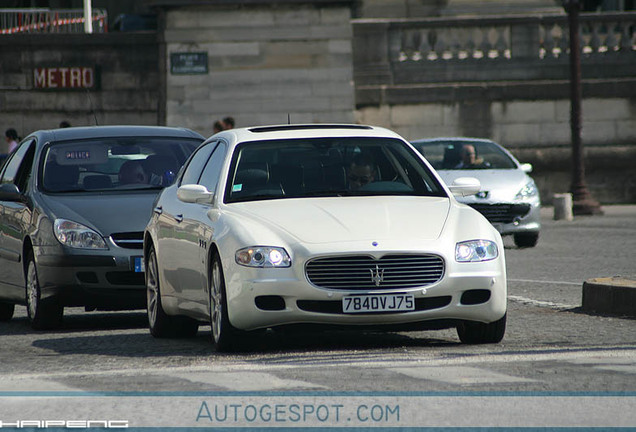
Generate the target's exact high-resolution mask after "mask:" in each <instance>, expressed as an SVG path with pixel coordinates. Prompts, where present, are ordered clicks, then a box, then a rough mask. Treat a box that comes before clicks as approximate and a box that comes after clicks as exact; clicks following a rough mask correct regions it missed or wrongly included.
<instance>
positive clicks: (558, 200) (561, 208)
mask: <svg viewBox="0 0 636 432" xmlns="http://www.w3.org/2000/svg"><path fill="white" fill-rule="evenodd" d="M552 202H553V204H554V220H562V219H565V220H568V221H571V220H572V219H574V216H573V214H572V194H571V193H562V194H554V197H553V201H552Z"/></svg>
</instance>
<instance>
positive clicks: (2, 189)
mask: <svg viewBox="0 0 636 432" xmlns="http://www.w3.org/2000/svg"><path fill="white" fill-rule="evenodd" d="M0 200H2V201H12V202H19V201H22V200H23V197H22V194H21V193H20V189H18V187H17V186H16V185H14V184H13V183H4V184H2V185H0Z"/></svg>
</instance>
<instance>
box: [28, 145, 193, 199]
mask: <svg viewBox="0 0 636 432" xmlns="http://www.w3.org/2000/svg"><path fill="white" fill-rule="evenodd" d="M199 144H200V142H199V141H196V140H190V139H181V138H157V137H152V138H146V137H126V138H100V139H94V140H77V141H68V142H60V143H53V144H51V145H50V146H49V148H48V149H47V151H46V153H45V155H44V159H43V161H42V163H41V164H40V179H41V183H40V184H41V187H42V189H43V190H45V191H48V192H78V191H118V190H119V191H121V190H131V189H152V188H154V189H156V188H163V187H165V186H168V185H170V184H171V183H172V182H173V181H174V178H175V176H176V174H177V171H178V170H179V168H180V167H181V165H182V164H183V163H184V161H185V160H186V158H187V157H188V156H189V155H190V154H191V153H192V152H193V151H194V149H195V148H196V147H197V146H198V145H199Z"/></svg>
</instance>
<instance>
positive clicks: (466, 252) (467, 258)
mask: <svg viewBox="0 0 636 432" xmlns="http://www.w3.org/2000/svg"><path fill="white" fill-rule="evenodd" d="M498 255H499V252H498V250H497V245H496V244H495V243H494V242H491V241H490V240H471V241H465V242H461V243H457V245H456V246H455V259H456V260H457V261H458V262H478V261H489V260H493V259H495V258H497V256H498Z"/></svg>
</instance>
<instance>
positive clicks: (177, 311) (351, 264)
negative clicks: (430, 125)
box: [144, 124, 506, 351]
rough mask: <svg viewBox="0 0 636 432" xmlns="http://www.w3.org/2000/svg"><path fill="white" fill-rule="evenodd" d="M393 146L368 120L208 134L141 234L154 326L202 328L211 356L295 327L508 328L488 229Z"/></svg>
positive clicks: (176, 331) (425, 166) (494, 241)
mask: <svg viewBox="0 0 636 432" xmlns="http://www.w3.org/2000/svg"><path fill="white" fill-rule="evenodd" d="M479 187H480V186H479V181H478V180H476V179H474V178H467V177H464V178H458V179H456V180H455V181H454V183H453V184H451V185H449V186H446V185H445V184H444V183H443V182H442V181H441V180H440V178H439V176H438V175H437V173H436V172H435V170H434V169H433V168H432V167H431V165H430V164H429V163H428V162H427V161H426V160H425V159H424V157H423V156H422V155H421V154H420V153H419V152H418V151H416V150H415V148H414V147H412V145H411V144H409V143H408V142H407V141H405V140H404V139H403V138H402V137H400V136H399V135H397V134H395V133H394V132H391V131H388V130H386V129H382V128H377V127H371V126H362V125H328V124H313V125H281V126H259V127H250V128H244V129H232V130H228V131H224V132H221V133H218V134H216V135H214V136H212V137H210V138H209V139H207V140H206V141H205V142H204V143H203V144H202V145H201V146H200V147H199V148H198V149H197V150H196V151H195V152H194V153H193V155H192V156H191V157H190V159H189V160H188V161H187V162H186V164H185V165H184V167H183V168H182V169H181V172H180V173H179V175H178V177H177V180H176V182H175V183H174V184H173V185H172V186H169V187H167V188H165V189H164V190H163V192H162V193H161V194H160V195H159V197H158V198H157V201H156V202H155V204H154V213H153V216H152V218H151V220H150V222H149V224H148V226H147V228H146V232H145V236H144V260H145V272H146V288H147V299H148V319H149V324H150V332H151V333H152V335H153V336H156V337H187V336H193V335H195V334H196V332H197V329H198V326H199V325H200V324H201V323H205V324H209V325H211V330H212V331H211V332H212V336H213V342H214V344H215V345H216V348H217V350H220V351H224V350H231V349H233V348H235V347H236V342H237V341H238V340H239V339H240V338H241V337H242V336H244V335H245V334H246V333H247V332H249V331H252V330H257V329H266V328H274V329H275V328H278V327H284V326H290V325H295V324H316V325H337V326H347V327H353V326H358V328H366V327H373V328H375V329H378V328H379V329H386V330H387V331H403V330H420V329H440V328H450V327H456V328H457V333H458V335H459V339H460V340H461V341H462V342H464V343H497V342H499V341H500V340H501V339H502V338H503V336H504V333H505V328H506V271H505V260H504V248H503V244H502V241H501V236H500V234H499V233H498V232H497V230H496V229H495V228H494V227H493V226H492V225H491V224H490V223H489V222H488V221H487V220H486V219H485V218H484V217H483V216H482V215H481V214H480V213H478V212H477V211H476V210H474V209H472V208H470V207H468V206H466V205H463V204H460V203H458V202H457V201H456V200H455V198H454V197H453V195H472V194H475V193H477V192H478V191H479Z"/></svg>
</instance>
